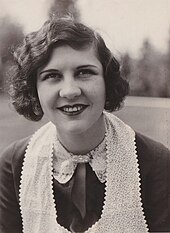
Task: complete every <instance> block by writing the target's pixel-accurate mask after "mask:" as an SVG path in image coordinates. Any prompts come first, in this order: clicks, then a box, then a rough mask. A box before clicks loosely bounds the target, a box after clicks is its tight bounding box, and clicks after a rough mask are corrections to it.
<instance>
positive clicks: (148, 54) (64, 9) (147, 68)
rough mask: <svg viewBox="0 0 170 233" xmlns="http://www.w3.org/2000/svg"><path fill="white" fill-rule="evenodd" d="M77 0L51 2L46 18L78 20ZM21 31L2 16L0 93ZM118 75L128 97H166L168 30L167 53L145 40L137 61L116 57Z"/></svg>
mask: <svg viewBox="0 0 170 233" xmlns="http://www.w3.org/2000/svg"><path fill="white" fill-rule="evenodd" d="M76 2H77V0H53V3H52V5H51V7H50V10H49V13H48V15H49V16H50V15H54V14H55V15H57V17H61V16H63V15H65V14H68V13H71V14H72V15H73V17H74V18H75V19H76V20H77V21H78V20H80V19H81V12H79V10H78V8H77V6H76ZM23 37H24V31H23V28H22V26H21V25H18V23H16V22H15V20H14V19H12V18H10V17H9V16H6V17H4V18H1V19H0V92H1V93H3V90H4V86H5V82H6V75H5V74H6V72H8V68H9V66H10V65H11V62H12V59H13V58H12V52H13V50H14V48H15V47H16V46H17V45H18V44H19V43H20V42H21V41H22V39H23ZM120 64H121V73H122V76H123V77H124V78H125V79H127V80H128V81H129V83H130V86H131V92H130V95H133V96H151V97H170V31H169V41H167V52H166V53H161V51H157V49H156V48H155V47H154V46H153V45H152V42H151V41H149V39H147V38H146V39H145V40H144V41H143V44H142V45H141V50H140V53H139V56H138V57H137V58H132V57H131V54H130V53H128V52H126V53H125V54H122V56H121V58H120Z"/></svg>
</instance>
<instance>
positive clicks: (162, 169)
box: [136, 133, 170, 176]
mask: <svg viewBox="0 0 170 233" xmlns="http://www.w3.org/2000/svg"><path fill="white" fill-rule="evenodd" d="M136 150H137V156H138V161H139V168H140V171H141V176H146V175H153V174H154V175H157V176H158V175H161V174H166V176H168V169H170V150H169V149H168V148H167V147H165V146H164V145H163V144H161V143H159V142H156V141H154V140H153V139H151V138H149V137H146V136H144V135H142V134H140V133H136Z"/></svg>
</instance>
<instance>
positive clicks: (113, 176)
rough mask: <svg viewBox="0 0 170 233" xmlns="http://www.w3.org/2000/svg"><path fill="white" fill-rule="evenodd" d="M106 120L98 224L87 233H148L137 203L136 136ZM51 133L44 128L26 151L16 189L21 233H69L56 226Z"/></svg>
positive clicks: (116, 122) (51, 129)
mask: <svg viewBox="0 0 170 233" xmlns="http://www.w3.org/2000/svg"><path fill="white" fill-rule="evenodd" d="M105 115H106V124H107V127H108V135H107V137H106V154H107V156H106V162H107V168H106V186H105V200H104V204H103V209H102V215H101V218H100V219H99V220H98V221H97V222H96V223H95V224H94V225H92V226H91V227H90V228H89V229H88V230H87V231H86V232H88V233H103V232H108V233H112V232H115V233H119V232H127V233H131V232H133V233H138V232H143V233H144V232H148V228H147V224H146V221H145V219H144V212H143V208H142V203H141V193H140V191H141V188H140V185H141V184H140V177H139V176H140V174H139V167H138V165H139V164H138V160H137V154H136V146H135V133H134V132H133V131H132V129H131V128H129V127H128V126H126V125H125V124H124V123H123V122H121V121H120V120H119V119H118V118H117V117H115V116H113V115H111V114H108V113H107V114H105ZM55 130H56V129H55V127H54V126H53V125H52V124H51V123H49V124H47V125H45V126H44V127H42V128H41V129H40V130H39V131H38V132H37V133H36V134H35V135H34V136H33V137H32V139H31V141H30V143H29V146H28V148H27V150H26V154H25V159H24V163H23V167H22V174H21V185H20V209H21V215H22V219H23V232H24V233H35V232H36V233H46V232H50V233H56V232H61V233H68V232H70V231H68V230H66V229H65V228H64V227H63V226H60V225H59V224H58V223H57V221H56V219H57V212H56V209H57V208H55V200H54V194H53V190H52V177H53V174H52V148H53V146H52V144H51V142H52V141H53V140H54V137H55V136H56V135H55V134H56V132H55ZM37 178H38V179H37ZM127 194H128V195H127ZM56 205H57V203H56Z"/></svg>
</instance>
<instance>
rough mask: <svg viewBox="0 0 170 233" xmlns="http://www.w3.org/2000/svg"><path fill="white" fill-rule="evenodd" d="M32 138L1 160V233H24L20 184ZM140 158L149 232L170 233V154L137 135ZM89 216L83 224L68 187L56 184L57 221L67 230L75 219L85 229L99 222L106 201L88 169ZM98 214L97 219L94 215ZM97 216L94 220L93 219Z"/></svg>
mask: <svg viewBox="0 0 170 233" xmlns="http://www.w3.org/2000/svg"><path fill="white" fill-rule="evenodd" d="M28 141H29V138H25V139H23V140H20V141H17V142H16V143H14V144H12V145H10V146H9V147H8V148H7V149H6V150H5V151H4V153H3V154H2V155H1V156H0V230H1V231H0V233H21V232H22V221H21V216H20V210H19V184H20V174H21V167H22V163H23V157H24V153H25V149H26V147H27V144H28ZM136 145H137V154H138V160H139V169H140V176H141V198H142V203H143V208H144V213H145V216H146V221H147V224H148V226H149V231H150V232H170V151H169V150H168V149H167V148H166V147H164V146H163V145H162V144H160V143H158V142H155V141H153V140H151V139H149V138H147V137H145V136H143V135H141V134H139V133H136ZM87 169H88V173H87V174H89V175H88V176H87V216H86V218H85V220H84V222H83V221H82V220H81V217H80V214H79V212H78V210H77V209H76V207H75V206H74V205H73V203H72V202H71V199H70V198H69V185H63V186H62V185H60V184H59V183H58V182H57V181H56V180H54V183H53V187H54V194H55V200H56V201H57V203H59V204H58V206H57V212H58V219H57V221H58V222H59V223H60V224H61V225H64V226H65V227H66V228H67V229H69V227H70V223H71V221H72V219H71V218H72V217H73V216H76V217H77V219H78V220H77V224H79V225H80V228H81V227H82V228H81V229H86V228H87V226H88V225H89V224H91V221H92V220H94V219H95V218H96V219H98V218H100V215H101V209H102V203H103V198H104V191H103V190H104V184H101V183H100V182H99V181H98V180H97V178H96V176H95V175H94V173H93V172H92V170H91V168H90V166H88V165H87ZM94 213H95V215H94ZM94 216H95V217H94Z"/></svg>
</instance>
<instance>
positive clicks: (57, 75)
mask: <svg viewBox="0 0 170 233" xmlns="http://www.w3.org/2000/svg"><path fill="white" fill-rule="evenodd" d="M61 78H62V74H60V73H57V72H53V73H46V74H44V75H43V77H42V80H43V81H45V80H54V81H59V80H60V79H61Z"/></svg>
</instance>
